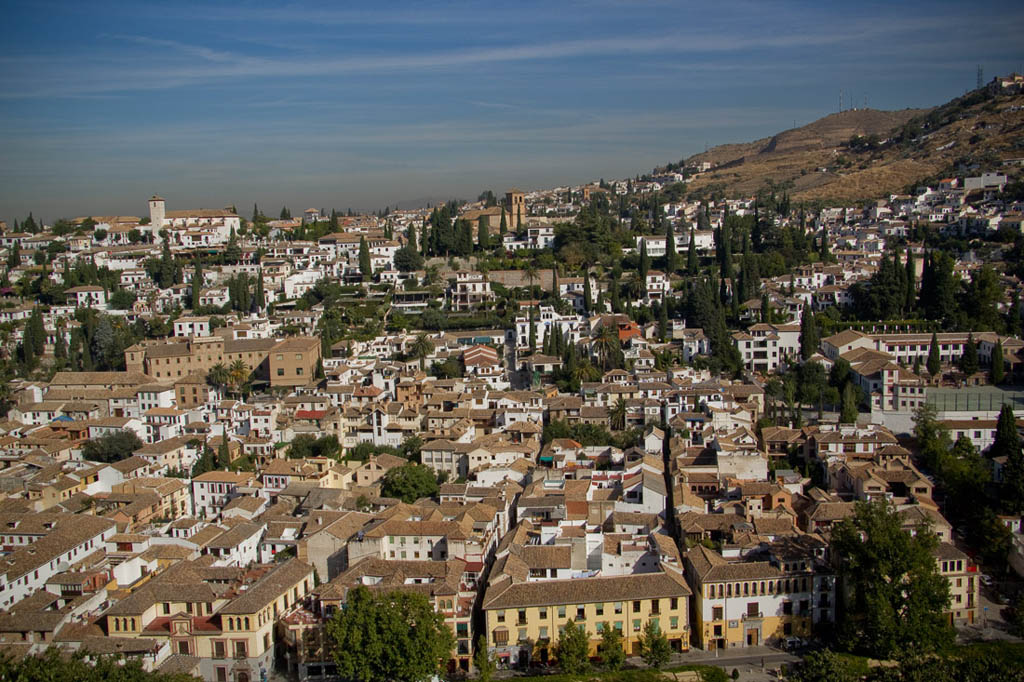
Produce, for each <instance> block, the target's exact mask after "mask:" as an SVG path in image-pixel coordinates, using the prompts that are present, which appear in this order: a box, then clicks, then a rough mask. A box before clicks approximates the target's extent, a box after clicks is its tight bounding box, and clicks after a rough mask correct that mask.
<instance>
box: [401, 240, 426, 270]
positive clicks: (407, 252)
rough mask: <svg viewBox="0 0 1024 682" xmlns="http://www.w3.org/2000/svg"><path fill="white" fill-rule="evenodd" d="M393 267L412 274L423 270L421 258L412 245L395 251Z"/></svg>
mask: <svg viewBox="0 0 1024 682" xmlns="http://www.w3.org/2000/svg"><path fill="white" fill-rule="evenodd" d="M395 267H396V268H398V269H399V270H400V271H401V272H414V271H416V270H422V269H423V256H421V255H420V254H419V252H418V251H416V247H414V246H412V245H407V246H403V247H402V248H400V249H398V250H397V251H395Z"/></svg>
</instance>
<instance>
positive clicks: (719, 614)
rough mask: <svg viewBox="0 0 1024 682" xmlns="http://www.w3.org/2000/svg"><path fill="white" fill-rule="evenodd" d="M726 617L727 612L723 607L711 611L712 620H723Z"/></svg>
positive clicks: (716, 607)
mask: <svg viewBox="0 0 1024 682" xmlns="http://www.w3.org/2000/svg"><path fill="white" fill-rule="evenodd" d="M724 616H725V612H724V610H723V609H722V607H721V606H715V607H713V608H712V609H711V620H722V618H723V617H724Z"/></svg>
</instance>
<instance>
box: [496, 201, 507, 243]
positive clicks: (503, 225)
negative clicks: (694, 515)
mask: <svg viewBox="0 0 1024 682" xmlns="http://www.w3.org/2000/svg"><path fill="white" fill-rule="evenodd" d="M506 232H508V218H506V217H505V206H504V205H502V207H501V224H500V225H498V234H500V235H501V236H502V237H504V236H505V233H506Z"/></svg>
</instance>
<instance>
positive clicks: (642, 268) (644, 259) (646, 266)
mask: <svg viewBox="0 0 1024 682" xmlns="http://www.w3.org/2000/svg"><path fill="white" fill-rule="evenodd" d="M650 269H651V259H650V257H649V256H648V255H647V240H646V239H644V240H642V241H641V242H640V264H639V265H638V266H637V272H639V273H640V279H642V280H643V281H644V284H645V285H646V283H647V272H648V271H649V270H650Z"/></svg>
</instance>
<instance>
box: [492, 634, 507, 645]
mask: <svg viewBox="0 0 1024 682" xmlns="http://www.w3.org/2000/svg"><path fill="white" fill-rule="evenodd" d="M494 643H495V644H496V645H499V646H501V645H504V644H508V630H495V631H494Z"/></svg>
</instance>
